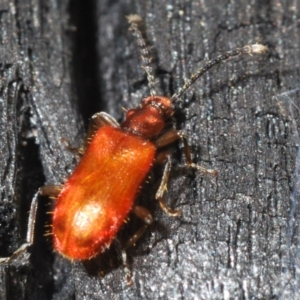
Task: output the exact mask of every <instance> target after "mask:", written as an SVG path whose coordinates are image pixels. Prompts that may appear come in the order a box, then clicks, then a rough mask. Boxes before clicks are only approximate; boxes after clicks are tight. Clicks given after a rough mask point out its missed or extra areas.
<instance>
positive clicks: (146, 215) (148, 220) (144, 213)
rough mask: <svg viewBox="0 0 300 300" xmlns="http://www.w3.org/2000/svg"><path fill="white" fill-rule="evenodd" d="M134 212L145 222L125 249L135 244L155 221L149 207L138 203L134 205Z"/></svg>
mask: <svg viewBox="0 0 300 300" xmlns="http://www.w3.org/2000/svg"><path fill="white" fill-rule="evenodd" d="M132 212H133V213H134V214H135V215H136V216H137V217H138V218H140V219H141V220H142V221H143V222H144V223H145V224H144V225H143V226H142V227H141V228H140V229H139V230H138V231H137V232H136V233H135V234H134V235H133V236H132V237H131V238H130V239H129V240H128V241H127V242H126V244H125V247H124V249H127V248H128V247H130V246H132V245H134V244H135V243H136V241H137V240H138V239H139V238H140V237H141V236H142V235H143V234H144V232H145V231H146V229H147V228H148V226H149V225H151V224H152V223H153V217H152V215H151V213H150V211H149V210H148V209H147V208H145V207H143V206H139V205H136V206H134V207H133V209H132Z"/></svg>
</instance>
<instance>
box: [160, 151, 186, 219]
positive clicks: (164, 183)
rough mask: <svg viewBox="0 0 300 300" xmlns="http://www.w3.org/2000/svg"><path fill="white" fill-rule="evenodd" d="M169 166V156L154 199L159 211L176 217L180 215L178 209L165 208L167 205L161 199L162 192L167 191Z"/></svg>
mask: <svg viewBox="0 0 300 300" xmlns="http://www.w3.org/2000/svg"><path fill="white" fill-rule="evenodd" d="M171 165H172V164H171V156H170V155H168V156H167V162H166V165H165V169H164V172H163V176H162V179H161V182H160V185H159V188H158V190H157V192H156V195H155V199H156V200H158V202H159V205H160V207H161V209H162V210H163V211H164V212H165V213H166V214H168V215H170V216H173V217H176V216H180V215H181V211H180V210H178V209H175V210H173V209H171V208H170V207H168V206H167V204H166V203H165V201H164V199H163V196H164V192H165V191H166V190H167V184H168V180H169V176H170V172H171Z"/></svg>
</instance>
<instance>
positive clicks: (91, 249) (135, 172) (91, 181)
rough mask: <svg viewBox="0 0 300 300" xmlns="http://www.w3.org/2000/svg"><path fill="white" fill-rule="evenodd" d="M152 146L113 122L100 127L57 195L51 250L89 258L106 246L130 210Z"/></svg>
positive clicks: (152, 148) (151, 155)
mask: <svg viewBox="0 0 300 300" xmlns="http://www.w3.org/2000/svg"><path fill="white" fill-rule="evenodd" d="M154 155H155V147H154V145H153V144H152V143H151V142H149V141H145V140H144V139H142V138H140V137H138V136H135V135H132V134H131V133H128V132H125V131H123V130H121V129H116V128H114V127H111V126H104V127H101V128H100V129H99V130H98V132H97V133H96V135H95V136H94V138H93V140H92V142H91V143H90V145H89V147H88V149H87V150H86V152H85V154H84V156H83V157H82V159H81V161H80V163H79V165H78V166H77V168H76V169H75V171H74V173H73V174H72V175H71V177H70V178H69V179H68V181H67V182H66V183H65V185H64V188H63V190H62V192H61V193H60V195H59V197H58V199H57V205H56V207H55V210H54V217H53V233H54V245H55V248H56V249H57V250H58V251H59V252H61V253H62V254H64V255H65V256H67V257H69V258H73V259H88V258H91V257H93V256H95V255H96V254H98V253H100V252H102V251H103V250H104V249H105V248H106V247H108V246H109V245H110V243H111V241H112V239H113V238H114V237H115V235H116V233H117V232H118V230H119V229H120V227H121V226H122V224H123V223H124V219H125V218H126V216H127V214H128V212H129V211H130V209H131V208H132V206H133V204H134V201H135V198H136V195H137V192H138V190H139V187H140V185H141V183H142V182H143V180H144V179H145V177H146V175H147V173H148V171H149V169H150V167H151V165H152V162H153V160H154Z"/></svg>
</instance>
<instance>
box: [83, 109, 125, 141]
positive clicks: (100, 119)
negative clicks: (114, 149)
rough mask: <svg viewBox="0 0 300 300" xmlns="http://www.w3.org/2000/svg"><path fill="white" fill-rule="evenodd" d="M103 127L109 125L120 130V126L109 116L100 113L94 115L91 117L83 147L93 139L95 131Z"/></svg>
mask: <svg viewBox="0 0 300 300" xmlns="http://www.w3.org/2000/svg"><path fill="white" fill-rule="evenodd" d="M105 125H109V126H112V127H115V128H120V124H119V123H118V122H117V121H116V120H115V119H114V118H113V117H112V116H111V115H109V114H107V113H106V112H103V111H101V112H99V113H96V114H94V115H93V116H92V117H91V120H90V122H89V126H88V131H87V135H86V145H85V146H87V145H88V144H89V142H90V140H91V139H92V138H93V136H94V135H95V133H96V132H97V130H98V129H99V128H101V127H102V126H105Z"/></svg>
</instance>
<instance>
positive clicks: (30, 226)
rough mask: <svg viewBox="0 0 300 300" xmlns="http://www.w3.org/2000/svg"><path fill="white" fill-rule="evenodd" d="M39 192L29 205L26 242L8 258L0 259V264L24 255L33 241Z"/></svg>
mask: <svg viewBox="0 0 300 300" xmlns="http://www.w3.org/2000/svg"><path fill="white" fill-rule="evenodd" d="M39 193H40V190H38V191H37V192H36V193H35V195H34V197H33V199H32V202H31V205H30V212H29V218H28V225H27V234H26V241H25V243H24V244H23V245H21V247H20V248H19V249H17V250H16V251H15V252H14V253H13V254H12V255H11V256H10V257H4V258H0V263H9V262H11V261H13V260H15V259H16V258H18V257H19V256H20V255H21V254H22V253H24V252H25V251H26V250H27V248H28V247H30V246H31V245H32V244H33V239H34V229H35V220H36V212H37V207H38V196H39Z"/></svg>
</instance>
